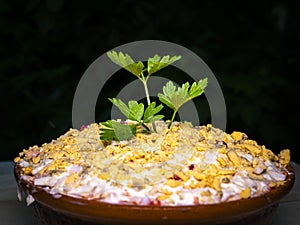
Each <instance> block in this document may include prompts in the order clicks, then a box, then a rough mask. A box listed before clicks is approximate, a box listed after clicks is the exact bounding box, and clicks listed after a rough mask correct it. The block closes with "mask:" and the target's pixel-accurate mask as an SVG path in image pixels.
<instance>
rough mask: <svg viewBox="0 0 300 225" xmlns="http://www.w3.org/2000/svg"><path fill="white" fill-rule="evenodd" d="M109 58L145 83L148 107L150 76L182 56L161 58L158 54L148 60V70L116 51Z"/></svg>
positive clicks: (126, 55) (110, 53)
mask: <svg viewBox="0 0 300 225" xmlns="http://www.w3.org/2000/svg"><path fill="white" fill-rule="evenodd" d="M107 56H108V57H109V58H110V60H111V61H112V62H114V63H115V64H117V65H119V66H121V67H123V68H124V69H126V70H127V71H129V72H130V73H132V74H133V75H135V76H136V77H137V78H138V79H139V80H140V81H141V82H142V83H143V85H144V89H145V93H146V98H147V103H148V105H150V103H151V102H150V96H149V90H148V85H147V82H148V79H149V77H150V75H151V74H153V73H156V72H157V71H159V70H161V69H163V68H165V67H166V66H168V65H170V64H172V63H174V62H175V61H177V60H179V59H180V58H181V56H173V57H170V56H169V55H167V56H164V57H162V58H161V57H160V56H159V55H157V54H156V55H154V56H153V57H152V58H149V59H148V63H147V68H145V66H144V64H143V62H141V61H139V62H135V61H134V60H133V59H132V58H131V57H130V56H129V55H128V54H123V53H122V52H119V54H118V53H117V52H116V51H111V52H108V53H107Z"/></svg>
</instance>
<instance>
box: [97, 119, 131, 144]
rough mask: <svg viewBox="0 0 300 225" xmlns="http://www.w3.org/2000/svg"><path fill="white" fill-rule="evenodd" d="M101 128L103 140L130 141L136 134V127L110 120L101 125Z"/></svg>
mask: <svg viewBox="0 0 300 225" xmlns="http://www.w3.org/2000/svg"><path fill="white" fill-rule="evenodd" d="M101 125H102V126H103V127H101V128H100V139H101V140H108V141H111V140H116V141H122V140H128V139H130V138H132V137H133V136H134V135H135V134H136V125H128V124H121V123H119V122H117V121H114V120H108V121H106V122H103V123H101Z"/></svg>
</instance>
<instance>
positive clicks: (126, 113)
mask: <svg viewBox="0 0 300 225" xmlns="http://www.w3.org/2000/svg"><path fill="white" fill-rule="evenodd" d="M108 100H109V101H111V102H112V103H113V104H114V105H115V106H116V107H118V109H119V110H120V111H121V113H123V114H124V116H126V117H127V118H129V114H130V109H129V107H127V105H126V104H125V103H124V102H123V101H122V100H121V99H116V98H108Z"/></svg>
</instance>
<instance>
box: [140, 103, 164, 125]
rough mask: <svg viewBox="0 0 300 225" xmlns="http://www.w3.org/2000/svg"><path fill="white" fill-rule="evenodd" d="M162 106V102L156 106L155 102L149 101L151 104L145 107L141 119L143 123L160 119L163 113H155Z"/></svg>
mask: <svg viewBox="0 0 300 225" xmlns="http://www.w3.org/2000/svg"><path fill="white" fill-rule="evenodd" d="M163 107H164V106H163V105H162V104H160V105H158V106H157V107H156V102H151V104H150V105H149V106H148V107H147V108H146V110H145V113H144V118H143V121H144V123H152V122H154V121H156V120H161V119H162V118H164V115H155V114H157V113H158V112H160V111H161V110H162V108H163Z"/></svg>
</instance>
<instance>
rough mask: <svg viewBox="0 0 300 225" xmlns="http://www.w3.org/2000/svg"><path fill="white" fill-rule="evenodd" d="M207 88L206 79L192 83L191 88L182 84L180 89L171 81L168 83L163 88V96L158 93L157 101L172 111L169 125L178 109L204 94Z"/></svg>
mask: <svg viewBox="0 0 300 225" xmlns="http://www.w3.org/2000/svg"><path fill="white" fill-rule="evenodd" d="M206 86H207V78H205V79H202V80H200V81H199V82H194V83H193V84H192V86H190V84H189V83H188V82H186V83H184V84H183V85H182V86H181V87H178V88H177V90H176V86H175V85H174V84H173V82H172V81H169V82H168V83H167V84H166V85H165V86H164V87H163V94H161V93H158V98H159V100H160V101H161V102H162V103H164V104H166V105H167V106H168V107H169V108H171V109H173V110H174V113H173V116H172V119H171V122H170V124H169V127H170V125H171V123H172V122H173V120H174V117H175V114H176V113H177V111H178V110H179V108H180V107H181V106H182V105H183V104H184V103H186V102H188V101H190V100H192V99H193V98H195V97H198V96H200V95H201V94H202V93H203V92H204V88H205V87H206Z"/></svg>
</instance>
